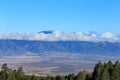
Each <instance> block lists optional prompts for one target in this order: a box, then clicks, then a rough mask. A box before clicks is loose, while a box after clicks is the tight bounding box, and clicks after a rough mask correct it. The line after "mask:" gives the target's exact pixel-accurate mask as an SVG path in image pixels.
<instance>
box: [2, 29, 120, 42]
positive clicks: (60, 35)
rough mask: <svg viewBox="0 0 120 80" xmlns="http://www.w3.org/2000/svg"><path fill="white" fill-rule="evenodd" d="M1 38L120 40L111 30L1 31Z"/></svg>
mask: <svg viewBox="0 0 120 80" xmlns="http://www.w3.org/2000/svg"><path fill="white" fill-rule="evenodd" d="M0 39H16V40H41V41H95V42H96V41H110V42H119V40H120V37H119V35H115V34H113V33H110V32H105V33H102V34H97V33H95V32H87V33H84V32H62V31H57V30H56V31H41V32H38V33H23V32H16V33H9V32H8V33H0Z"/></svg>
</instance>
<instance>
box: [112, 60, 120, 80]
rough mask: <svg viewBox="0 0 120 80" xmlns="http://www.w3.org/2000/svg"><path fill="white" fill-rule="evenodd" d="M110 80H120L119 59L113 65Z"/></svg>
mask: <svg viewBox="0 0 120 80" xmlns="http://www.w3.org/2000/svg"><path fill="white" fill-rule="evenodd" d="M111 80H120V63H119V61H116V62H115V64H114V66H113V70H112V74H111Z"/></svg>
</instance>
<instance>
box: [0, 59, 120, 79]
mask: <svg viewBox="0 0 120 80" xmlns="http://www.w3.org/2000/svg"><path fill="white" fill-rule="evenodd" d="M28 68H29V67H28ZM0 80H120V63H119V61H116V62H115V63H114V64H113V63H112V62H111V61H109V62H108V63H101V62H100V61H99V62H98V63H97V64H96V65H95V68H94V70H93V73H87V72H86V71H80V72H79V73H78V74H74V73H71V74H68V75H57V76H40V75H39V76H35V75H26V74H25V73H24V71H23V68H22V66H21V67H19V68H18V69H17V70H13V69H10V68H8V67H7V64H6V63H5V64H3V65H2V69H1V71H0Z"/></svg>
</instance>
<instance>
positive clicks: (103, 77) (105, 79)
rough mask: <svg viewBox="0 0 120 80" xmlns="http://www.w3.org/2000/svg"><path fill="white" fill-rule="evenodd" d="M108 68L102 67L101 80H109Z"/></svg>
mask: <svg viewBox="0 0 120 80" xmlns="http://www.w3.org/2000/svg"><path fill="white" fill-rule="evenodd" d="M108 70H109V69H108V67H107V65H106V66H105V67H104V69H103V72H102V74H101V80H110V75H109V71H108Z"/></svg>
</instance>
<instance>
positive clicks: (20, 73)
mask: <svg viewBox="0 0 120 80" xmlns="http://www.w3.org/2000/svg"><path fill="white" fill-rule="evenodd" d="M15 77H16V79H17V80H22V79H23V78H24V72H23V68H22V66H20V67H19V68H18V70H17V71H16V74H15Z"/></svg>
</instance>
